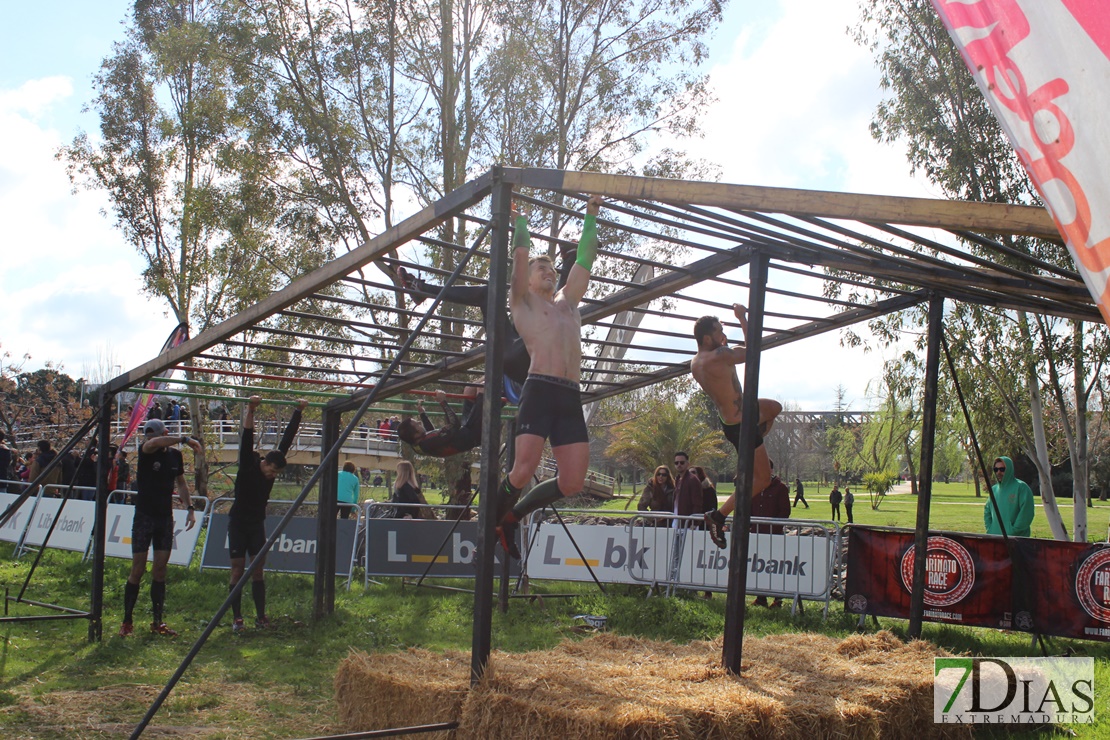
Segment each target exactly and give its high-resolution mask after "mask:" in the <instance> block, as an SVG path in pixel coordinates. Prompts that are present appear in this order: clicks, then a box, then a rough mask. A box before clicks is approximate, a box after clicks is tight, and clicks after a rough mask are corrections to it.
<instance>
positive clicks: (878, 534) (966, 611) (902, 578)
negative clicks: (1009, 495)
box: [844, 527, 1031, 629]
mask: <svg viewBox="0 0 1110 740" xmlns="http://www.w3.org/2000/svg"><path fill="white" fill-rule="evenodd" d="M1015 539H1016V538H1015ZM915 550H916V548H915V547H914V533H913V532H912V531H906V530H883V529H871V528H869V527H851V528H850V530H849V533H848V572H847V582H846V584H845V587H844V598H845V604H846V606H847V610H848V611H849V612H852V613H855V614H873V615H875V616H879V617H898V618H901V619H909V616H910V589H911V587H912V585H913V566H914V560H915ZM1013 583H1014V581H1013V565H1012V563H1011V562H1010V556H1009V553H1008V552H1007V550H1006V544H1005V542H1004V541H1003V539H1002V538H1001V537H991V536H987V535H962V534H953V533H944V534H933V535H930V536H929V539H928V545H927V548H926V553H925V615H924V618H925V619H926V620H928V621H931V622H950V623H955V624H966V625H971V626H976V627H998V628H1002V629H1028V628H1029V627H1030V625H1031V617H1030V616H1029V615H1028V614H1017V615H1015V614H1014V606H1013V604H1014V594H1013Z"/></svg>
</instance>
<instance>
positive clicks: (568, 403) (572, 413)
mask: <svg viewBox="0 0 1110 740" xmlns="http://www.w3.org/2000/svg"><path fill="white" fill-rule="evenodd" d="M516 433H517V434H518V435H520V434H536V435H539V436H540V437H543V438H544V439H550V440H551V446H552V447H562V446H563V445H570V444H575V443H577V442H589V441H590V436H589V434H587V432H586V419H585V418H584V417H583V416H582V393H581V392H580V391H579V390H578V383H575V382H574V381H573V380H567V379H566V378H556V377H552V376H550V375H529V376H528V380H527V381H526V382H525V383H524V391H523V392H522V393H521V394H520V410H519V411H518V412H517V416H516Z"/></svg>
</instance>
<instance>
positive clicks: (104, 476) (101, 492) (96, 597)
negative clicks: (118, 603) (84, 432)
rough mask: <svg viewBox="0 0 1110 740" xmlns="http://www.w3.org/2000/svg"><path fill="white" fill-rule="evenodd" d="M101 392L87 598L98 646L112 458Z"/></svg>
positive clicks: (107, 408)
mask: <svg viewBox="0 0 1110 740" xmlns="http://www.w3.org/2000/svg"><path fill="white" fill-rule="evenodd" d="M114 396H115V394H114V393H108V392H107V391H105V392H104V393H103V394H102V396H101V399H100V420H99V423H98V424H99V429H98V430H97V454H98V459H97V461H96V512H95V513H94V515H93V551H92V584H91V585H90V594H89V642H100V640H101V637H102V636H103V632H104V555H105V540H106V532H107V525H108V494H109V493H110V491H109V490H108V471H109V470H111V468H112V458H111V455H110V454H109V453H108V443H109V442H110V441H111V440H110V437H111V434H112V398H113V397H114Z"/></svg>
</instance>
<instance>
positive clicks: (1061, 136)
mask: <svg viewBox="0 0 1110 740" xmlns="http://www.w3.org/2000/svg"><path fill="white" fill-rule="evenodd" d="M932 1H933V5H934V6H935V7H936V9H937V12H938V13H939V14H940V17H941V20H942V21H943V22H944V24H945V26H947V28H948V31H949V33H950V34H951V35H952V38H953V39H954V40H955V42H956V44H957V46H959V48H960V50H961V52H962V53H963V55H964V60H965V61H966V62H967V65H968V68H969V69H970V70H971V73H972V76H974V77H975V81H976V82H977V83H978V84H979V87H980V89H981V90H982V91H983V95H984V96H985V97H986V99H987V101H988V102H989V103H990V106H991V108H992V110H993V111H994V114H995V116H997V117H998V120H999V122H1000V123H1001V124H1002V128H1003V129H1004V130H1005V131H1006V135H1007V136H1008V137H1009V139H1010V142H1011V143H1012V144H1013V145H1014V149H1015V150H1016V151H1017V154H1018V157H1019V158H1020V159H1021V162H1022V164H1023V165H1024V166H1025V169H1026V171H1028V173H1029V176H1030V177H1031V178H1032V180H1033V183H1034V184H1035V185H1036V187H1037V190H1038V192H1039V193H1040V195H1041V197H1042V198H1043V199H1044V202H1045V203H1046V204H1047V205H1048V210H1049V212H1050V213H1051V214H1052V218H1053V220H1054V221H1055V222H1056V226H1057V228H1058V229H1059V230H1060V234H1061V235H1062V236H1063V238H1064V241H1065V242H1066V243H1067V246H1068V251H1070V252H1071V255H1072V257H1073V258H1074V259H1075V262H1076V265H1077V266H1078V268H1079V272H1080V274H1082V276H1083V280H1084V282H1085V283H1086V284H1087V289H1088V290H1090V291H1091V295H1092V296H1093V297H1094V299H1095V302H1096V303H1097V304H1098V307H1099V310H1100V311H1101V312H1102V316H1103V319H1104V320H1106V321H1107V323H1110V208H1108V206H1110V166H1108V162H1107V158H1108V153H1110V146H1108V145H1110V130H1108V129H1107V127H1106V125H1105V121H1106V120H1107V119H1108V118H1110V115H1108V114H1110V85H1108V84H1107V82H1108V81H1110V13H1108V12H1107V7H1106V2H1105V0H932Z"/></svg>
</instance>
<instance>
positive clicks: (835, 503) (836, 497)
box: [829, 485, 844, 522]
mask: <svg viewBox="0 0 1110 740" xmlns="http://www.w3.org/2000/svg"><path fill="white" fill-rule="evenodd" d="M843 498H844V496H843V494H841V493H840V488H838V487H837V486H835V485H834V486H833V489H832V491H830V492H829V503H830V504H831V505H832V516H831V517H830V518H831V519H835V520H837V521H838V522H839V521H840V501H841V500H842V499H843Z"/></svg>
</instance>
